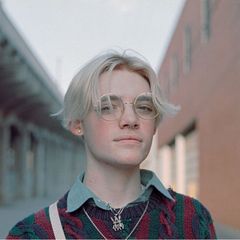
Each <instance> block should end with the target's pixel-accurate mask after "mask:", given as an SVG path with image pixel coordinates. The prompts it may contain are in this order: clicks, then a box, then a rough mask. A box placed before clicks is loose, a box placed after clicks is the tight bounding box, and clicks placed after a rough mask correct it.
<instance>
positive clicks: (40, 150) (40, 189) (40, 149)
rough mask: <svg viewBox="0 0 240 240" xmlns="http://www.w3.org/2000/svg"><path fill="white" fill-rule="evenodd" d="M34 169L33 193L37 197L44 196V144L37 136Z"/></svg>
mask: <svg viewBox="0 0 240 240" xmlns="http://www.w3.org/2000/svg"><path fill="white" fill-rule="evenodd" d="M35 160H36V163H35V164H36V166H35V167H36V171H35V174H36V176H35V179H36V184H35V188H36V189H35V195H36V196H37V197H43V196H44V192H45V190H44V188H45V181H44V179H45V174H46V173H45V146H44V142H43V139H42V138H41V137H39V136H38V138H37V147H36V158H35Z"/></svg>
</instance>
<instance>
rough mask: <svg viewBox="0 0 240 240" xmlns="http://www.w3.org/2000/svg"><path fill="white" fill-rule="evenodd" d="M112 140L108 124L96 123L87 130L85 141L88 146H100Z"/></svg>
mask: <svg viewBox="0 0 240 240" xmlns="http://www.w3.org/2000/svg"><path fill="white" fill-rule="evenodd" d="M110 138H111V131H110V128H109V124H108V123H101V121H100V122H98V123H97V122H95V124H89V125H88V127H87V128H86V134H85V140H86V141H87V143H88V144H94V145H98V146H102V145H104V144H105V143H106V142H107V141H108V140H109V139H110Z"/></svg>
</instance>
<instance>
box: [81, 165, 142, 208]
mask: <svg viewBox="0 0 240 240" xmlns="http://www.w3.org/2000/svg"><path fill="white" fill-rule="evenodd" d="M84 184H85V185H86V186H87V187H88V188H89V189H90V190H91V191H92V192H93V193H94V194H95V195H96V196H98V197H99V199H100V200H102V201H104V202H106V203H109V204H110V205H111V207H113V208H121V207H124V206H126V205H127V204H128V203H129V202H132V201H134V200H135V199H137V198H138V196H139V195H140V193H141V182H140V170H139V167H138V166H137V167H133V168H128V169H126V168H124V169H121V168H116V167H113V166H109V165H108V166H104V167H101V166H97V167H96V166H94V168H91V167H90V166H87V169H86V172H85V177H84Z"/></svg>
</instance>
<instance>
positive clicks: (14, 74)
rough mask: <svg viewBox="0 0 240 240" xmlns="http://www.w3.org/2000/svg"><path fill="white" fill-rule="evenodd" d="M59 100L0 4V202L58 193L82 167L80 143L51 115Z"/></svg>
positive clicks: (70, 182)
mask: <svg viewBox="0 0 240 240" xmlns="http://www.w3.org/2000/svg"><path fill="white" fill-rule="evenodd" d="M62 101H63V97H62V95H61V94H60V93H59V91H58V89H57V87H56V86H55V85H54V84H53V81H52V79H51V78H50V77H49V75H48V74H47V73H46V71H45V70H44V68H43V67H42V65H41V64H40V63H39V61H38V60H37V58H36V57H35V56H34V54H33V53H32V51H31V50H30V48H29V46H28V45H27V44H26V42H25V41H24V40H23V38H22V37H21V35H20V34H19V33H18V31H17V30H16V28H15V27H14V26H13V25H12V23H11V22H10V21H9V19H8V17H7V16H6V14H5V13H4V11H3V8H2V6H1V4H0V204H1V205H4V204H11V203H13V202H14V201H15V200H17V199H21V198H22V199H25V198H31V197H43V196H50V195H53V196H58V195H61V194H63V193H64V192H65V191H66V190H67V189H68V188H69V186H70V185H71V184H72V182H73V181H74V179H75V177H76V176H77V175H78V174H79V172H80V171H81V170H82V169H83V168H84V157H85V154H84V147H83V142H82V141H81V140H80V139H78V138H76V137H74V136H73V135H72V134H70V133H69V132H68V131H67V130H65V129H64V128H63V127H62V125H61V122H60V120H59V119H57V118H56V117H52V116H51V114H53V113H56V112H58V111H59V110H60V109H61V108H62Z"/></svg>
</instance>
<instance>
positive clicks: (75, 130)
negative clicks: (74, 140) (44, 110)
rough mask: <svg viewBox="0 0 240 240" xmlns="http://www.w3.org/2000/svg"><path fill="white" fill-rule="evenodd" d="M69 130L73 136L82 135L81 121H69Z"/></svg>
mask: <svg viewBox="0 0 240 240" xmlns="http://www.w3.org/2000/svg"><path fill="white" fill-rule="evenodd" d="M69 130H70V131H71V133H72V134H73V135H75V136H82V135H83V127H82V122H81V121H80V120H75V121H71V122H70V123H69Z"/></svg>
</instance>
